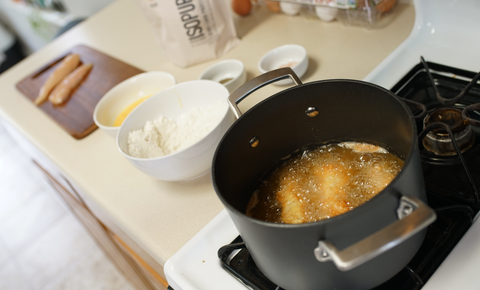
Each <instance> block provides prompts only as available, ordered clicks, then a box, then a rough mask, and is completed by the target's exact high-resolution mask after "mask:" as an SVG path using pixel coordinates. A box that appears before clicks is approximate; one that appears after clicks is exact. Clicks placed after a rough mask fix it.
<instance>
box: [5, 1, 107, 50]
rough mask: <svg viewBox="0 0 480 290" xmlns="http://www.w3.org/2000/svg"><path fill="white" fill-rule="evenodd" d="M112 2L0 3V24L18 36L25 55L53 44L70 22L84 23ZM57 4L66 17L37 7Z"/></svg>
mask: <svg viewBox="0 0 480 290" xmlns="http://www.w3.org/2000/svg"><path fill="white" fill-rule="evenodd" d="M113 1H114V0H56V1H52V0H50V1H43V0H29V1H27V0H0V22H1V23H3V24H4V26H6V27H7V28H9V30H10V31H11V32H12V33H13V34H14V35H16V36H17V38H18V39H19V41H20V43H21V45H22V48H23V50H24V53H25V54H27V55H28V54H31V53H33V52H35V51H37V50H39V49H40V48H42V47H43V46H44V45H46V44H47V43H48V42H49V41H50V40H52V39H53V38H54V37H55V35H57V33H58V32H59V30H60V29H61V28H62V27H64V26H66V25H67V24H68V23H70V22H71V21H74V20H77V19H84V18H86V17H88V16H90V15H92V14H94V13H95V12H97V11H98V10H100V9H102V8H104V7H105V6H107V5H108V4H110V3H111V2H113ZM52 2H56V3H60V6H63V7H64V8H65V13H61V12H58V11H54V10H52V9H39V8H38V7H36V6H37V5H40V3H45V4H46V3H52Z"/></svg>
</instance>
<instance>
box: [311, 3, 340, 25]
mask: <svg viewBox="0 0 480 290" xmlns="http://www.w3.org/2000/svg"><path fill="white" fill-rule="evenodd" d="M315 13H317V16H318V18H320V19H322V20H323V21H326V22H330V21H332V20H334V19H335V18H336V17H337V13H338V9H337V8H333V7H325V6H317V7H315Z"/></svg>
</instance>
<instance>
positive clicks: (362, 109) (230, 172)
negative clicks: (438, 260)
mask: <svg viewBox="0 0 480 290" xmlns="http://www.w3.org/2000/svg"><path fill="white" fill-rule="evenodd" d="M287 77H290V78H291V79H292V80H293V81H294V82H295V83H296V84H297V85H296V86H294V87H292V88H289V89H286V90H284V91H281V92H279V93H277V94H275V95H273V96H271V97H269V98H267V99H266V100H264V101H262V102H261V103H259V104H257V105H256V106H254V107H253V108H251V109H250V110H248V111H247V112H246V113H245V114H243V115H241V113H240V111H239V110H238V107H237V104H238V103H239V102H240V101H241V100H242V99H243V98H245V97H246V96H248V95H249V94H250V93H251V92H253V91H255V90H256V89H258V88H260V87H262V86H264V85H266V84H269V83H271V82H274V81H277V80H280V79H284V78H287ZM229 100H230V106H231V107H232V109H233V110H234V112H235V113H236V114H237V117H238V120H237V121H236V122H235V123H234V124H233V125H232V127H231V128H230V129H229V130H228V131H227V133H226V134H225V135H224V137H223V139H222V141H221V142H220V144H219V145H218V147H217V150H216V153H215V156H214V159H213V164H212V179H213V184H214V188H215V191H216V193H217V195H218V197H219V198H220V200H221V201H222V202H223V204H224V205H225V207H226V209H227V211H228V213H229V215H230V217H231V218H232V220H233V222H234V224H235V226H236V228H237V229H238V231H239V233H240V235H241V236H242V238H243V240H244V241H245V244H246V246H247V248H248V250H249V252H250V254H251V256H252V258H253V259H254V261H255V263H256V264H257V266H258V268H259V269H260V270H261V271H262V272H263V274H265V276H266V277H267V278H269V279H270V280H271V281H272V282H274V283H275V284H277V285H279V286H281V287H282V288H284V289H288V290H302V289H370V288H372V287H375V286H377V285H379V284H381V283H383V282H385V281H386V280H388V279H389V278H391V277H392V276H394V275H395V274H396V273H397V272H399V271H400V270H401V269H402V268H403V267H405V266H406V265H407V263H408V262H409V261H410V260H411V259H412V258H413V256H414V255H415V253H416V252H417V250H418V249H419V247H420V245H421V243H422V242H423V239H424V236H425V232H426V227H427V226H428V225H429V224H431V223H432V222H433V221H434V220H435V218H436V216H435V212H434V211H432V210H431V209H430V208H429V207H428V206H427V205H426V204H425V203H426V196H425V187H424V183H423V176H422V171H421V165H420V158H419V153H418V144H417V132H416V127H415V122H414V119H413V116H412V114H411V112H410V111H409V109H408V108H407V107H406V106H405V104H404V103H403V102H402V101H401V100H400V99H399V98H398V97H397V96H395V95H394V94H393V93H392V92H390V91H388V90H386V89H384V88H382V87H379V86H377V85H374V84H370V83H366V82H362V81H356V80H324V81H316V82H311V83H307V84H301V82H300V80H299V79H298V77H297V76H296V75H295V74H294V73H293V71H292V70H291V69H290V68H283V69H279V70H276V71H271V72H268V73H266V74H263V75H261V76H259V77H257V78H255V79H253V80H251V81H249V82H247V83H246V84H245V85H243V86H242V87H240V88H239V89H238V90H237V91H235V92H234V93H233V94H232V95H231V96H230V97H229ZM312 112H313V113H312ZM316 113H318V114H316ZM341 141H359V142H368V143H371V144H375V145H380V146H382V147H384V148H386V149H387V150H389V151H390V152H392V153H394V154H395V155H397V156H398V157H400V158H402V159H403V160H404V162H405V163H404V166H403V168H402V169H401V171H400V173H399V174H398V175H397V176H396V178H395V179H394V180H393V181H392V182H391V183H390V184H389V185H388V186H387V187H386V188H385V189H384V190H383V191H382V192H380V193H379V194H378V195H377V196H375V197H374V198H372V199H371V200H369V201H368V202H366V203H364V204H363V205H361V206H359V207H357V208H355V209H353V210H351V211H349V212H347V213H345V214H342V215H340V216H336V217H334V218H331V219H328V220H323V221H318V222H312V223H306V224H295V225H292V224H275V223H269V222H263V221H260V220H257V219H254V218H251V217H248V216H247V215H246V214H245V211H246V207H247V204H248V201H249V199H250V197H251V195H252V193H253V192H254V190H255V188H256V187H257V186H258V184H259V181H260V180H261V179H262V176H264V174H265V173H266V172H269V171H270V170H271V169H272V166H273V165H274V164H276V163H277V162H278V161H279V160H280V159H281V158H285V157H286V156H288V155H289V154H291V153H292V152H294V151H295V150H298V149H299V148H301V147H304V146H306V145H309V144H326V143H331V142H341Z"/></svg>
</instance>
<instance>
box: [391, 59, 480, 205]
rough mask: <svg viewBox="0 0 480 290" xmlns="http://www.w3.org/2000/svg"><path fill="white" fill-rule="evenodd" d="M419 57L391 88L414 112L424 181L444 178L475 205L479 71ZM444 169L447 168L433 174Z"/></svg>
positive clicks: (479, 164)
mask: <svg viewBox="0 0 480 290" xmlns="http://www.w3.org/2000/svg"><path fill="white" fill-rule="evenodd" d="M420 60H421V62H420V63H419V64H418V65H416V66H415V67H414V68H413V69H412V70H411V71H410V72H409V73H408V74H407V75H406V76H405V77H404V78H403V79H402V80H400V81H399V83H398V84H397V85H396V86H394V87H393V88H392V91H393V92H394V93H395V94H397V95H398V96H400V97H401V98H402V100H404V101H405V103H406V105H407V106H408V107H409V108H410V109H411V111H412V113H413V114H414V116H415V120H416V123H417V129H418V131H419V132H420V134H419V135H418V139H419V142H420V144H419V145H420V154H421V158H422V161H423V162H422V163H423V166H424V173H426V175H427V176H426V178H425V182H426V184H427V186H428V185H429V184H442V179H443V180H445V181H446V180H448V181H449V182H443V183H444V185H445V186H446V187H451V184H450V183H451V182H453V183H452V184H455V186H454V188H457V189H456V190H453V191H450V192H451V193H450V194H451V196H452V197H454V198H456V199H458V200H459V201H460V202H467V203H469V204H471V205H473V206H475V207H477V208H478V207H480V194H479V191H478V187H479V186H480V172H479V170H478V168H480V160H479V158H478V156H479V155H480V126H479V125H480V113H479V112H477V111H476V110H479V109H480V86H479V85H478V80H479V79H480V73H476V74H475V73H473V72H469V71H464V70H460V69H456V68H452V67H448V66H444V65H440V64H436V63H431V62H426V61H425V60H424V58H423V57H421V59H420ZM431 116H435V117H431ZM442 118H443V120H442ZM432 120H433V121H432ZM452 141H453V142H452ZM442 166H445V167H447V168H448V169H445V168H441V167H442ZM430 171H433V172H435V174H429V173H430ZM444 171H445V172H449V173H442V174H440V175H439V176H440V177H437V176H434V175H438V174H437V173H436V172H444ZM445 175H447V176H445ZM448 175H450V176H448ZM452 175H453V176H452ZM431 176H434V177H433V180H430V177H431ZM443 176H445V177H443ZM452 179H453V180H452ZM465 185H467V188H465ZM437 187H442V186H437ZM441 191H442V192H444V190H441ZM452 192H453V193H452Z"/></svg>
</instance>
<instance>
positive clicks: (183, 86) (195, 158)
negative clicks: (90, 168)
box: [117, 80, 235, 181]
mask: <svg viewBox="0 0 480 290" xmlns="http://www.w3.org/2000/svg"><path fill="white" fill-rule="evenodd" d="M228 96H229V92H228V90H227V89H226V88H225V87H224V86H222V85H221V84H219V83H217V82H214V81H209V80H194V81H188V82H184V83H179V84H177V85H175V86H173V87H171V88H169V89H166V90H164V91H162V92H159V93H157V94H155V95H153V96H152V97H150V98H148V99H146V100H145V101H144V102H142V103H141V104H140V105H138V107H136V108H135V109H134V110H133V111H132V113H130V115H129V116H128V117H127V118H126V119H125V121H124V122H123V124H122V126H121V127H120V131H119V132H118V135H117V148H118V150H119V151H120V152H121V154H122V155H123V156H124V157H125V158H126V159H127V160H128V161H129V162H130V163H131V164H132V165H133V166H135V167H136V168H137V169H138V170H140V171H141V172H143V173H145V174H147V175H149V176H151V177H153V178H156V179H159V180H164V181H180V180H189V179H194V178H197V177H199V176H201V175H203V174H205V173H207V172H208V171H209V170H210V167H211V164H212V159H213V154H214V153H215V149H216V148H217V145H218V143H219V142H220V139H221V138H222V137H223V135H224V134H225V132H226V131H227V130H228V128H230V126H231V125H232V124H233V122H234V121H235V117H234V115H233V112H232V111H231V110H230V109H229V106H228V103H227V101H226V99H227V98H228ZM218 100H224V101H225V106H224V111H223V118H222V119H221V121H220V122H219V123H218V124H217V125H216V127H215V128H214V129H213V130H212V131H210V133H208V134H207V135H206V136H204V137H203V138H202V139H200V140H199V141H197V142H196V143H194V144H192V145H190V146H189V147H187V148H185V149H183V150H180V151H177V152H175V153H173V154H170V155H166V156H162V157H156V158H136V157H132V156H130V155H129V154H128V135H129V133H130V132H131V131H133V130H138V129H143V128H144V126H145V124H146V122H147V121H153V120H155V119H158V118H159V117H160V116H164V117H167V118H170V119H174V120H178V118H179V117H180V116H182V115H185V114H186V113H188V112H190V111H191V110H192V109H193V108H195V107H205V106H208V105H210V104H212V103H214V102H216V101H218Z"/></svg>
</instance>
